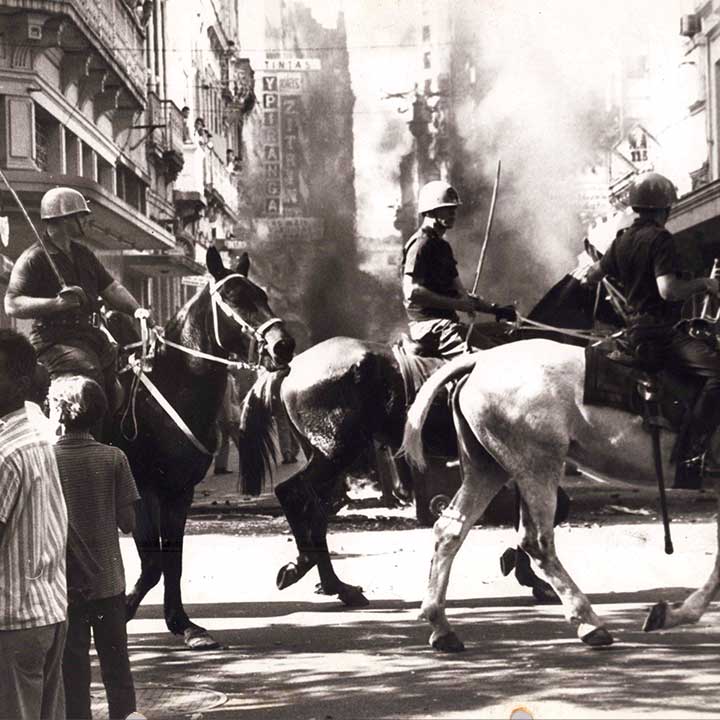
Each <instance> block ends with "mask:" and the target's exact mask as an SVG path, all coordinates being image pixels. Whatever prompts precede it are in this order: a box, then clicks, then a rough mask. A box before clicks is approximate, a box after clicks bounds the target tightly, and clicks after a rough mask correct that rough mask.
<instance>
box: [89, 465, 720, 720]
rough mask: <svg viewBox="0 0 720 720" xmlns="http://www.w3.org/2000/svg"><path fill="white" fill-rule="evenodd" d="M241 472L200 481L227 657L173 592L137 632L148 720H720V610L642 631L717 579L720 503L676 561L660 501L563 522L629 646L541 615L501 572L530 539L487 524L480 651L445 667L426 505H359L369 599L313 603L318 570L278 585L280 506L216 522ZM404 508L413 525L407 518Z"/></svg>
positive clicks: (347, 568)
mask: <svg viewBox="0 0 720 720" xmlns="http://www.w3.org/2000/svg"><path fill="white" fill-rule="evenodd" d="M285 471H287V469H286V470H285ZM230 478H231V476H220V477H217V478H212V477H209V478H208V481H207V483H206V484H205V483H204V484H203V485H206V487H203V485H201V486H199V489H200V491H201V493H202V490H207V492H208V494H207V495H201V496H200V497H199V499H198V507H199V508H200V509H196V510H195V511H194V512H197V514H196V515H195V519H193V520H192V521H191V522H190V525H191V526H192V527H191V528H190V530H191V532H190V533H189V534H188V536H187V538H186V542H185V563H184V574H183V585H182V586H183V594H184V601H185V606H186V609H187V611H188V613H189V614H190V616H191V617H192V619H193V620H194V621H195V622H197V623H199V624H201V625H203V626H205V627H207V628H208V629H209V630H210V631H211V632H212V634H213V635H214V637H215V638H216V639H217V640H218V641H219V642H220V643H221V644H222V646H223V647H222V649H220V650H216V651H210V652H205V653H197V652H193V651H190V650H186V649H185V647H184V645H183V642H182V638H179V637H175V636H172V635H171V634H170V633H169V632H168V631H167V630H166V628H165V624H164V621H163V619H162V587H161V586H158V587H156V588H155V589H153V590H152V591H151V592H150V593H149V594H148V596H147V598H146V599H145V601H144V603H143V605H142V606H141V608H140V611H139V613H138V617H137V618H136V619H134V620H133V621H131V622H130V623H129V625H128V632H129V646H130V655H131V663H132V668H133V674H134V677H135V680H136V683H137V685H138V688H139V698H140V707H139V709H140V710H143V709H144V710H145V712H146V715H147V716H148V717H150V718H153V717H156V718H160V717H168V718H169V717H175V718H180V717H188V718H189V717H192V718H194V719H195V720H199V718H208V719H210V718H218V719H223V720H225V719H229V718H253V719H255V718H257V719H258V720H285V719H286V718H287V719H288V720H290V719H292V720H296V719H298V718H301V719H308V720H309V719H311V718H315V719H318V720H321V719H322V720H340V719H342V720H345V719H347V720H352V719H354V718H410V719H414V720H419V719H420V718H434V719H438V720H439V719H440V718H443V719H447V720H454V719H456V718H510V717H511V716H513V712H514V711H516V710H517V708H525V709H526V711H527V713H529V715H525V717H528V716H531V717H534V718H559V717H563V718H585V717H587V718H611V717H612V718H615V717H618V718H619V717H622V718H626V717H629V718H636V717H637V718H640V717H643V718H648V717H649V718H675V717H683V718H685V717H687V718H711V717H718V716H720V663H719V662H718V660H719V659H720V657H719V653H718V629H720V616H719V614H718V611H717V609H716V607H715V606H714V605H713V606H711V610H710V611H709V612H708V613H707V614H706V616H705V617H704V618H703V619H702V621H701V622H700V623H699V624H698V625H696V626H693V627H688V628H678V629H673V630H670V631H667V632H662V633H657V634H648V633H643V632H642V631H641V627H642V623H643V620H644V617H645V614H646V610H647V608H648V607H649V606H650V605H651V604H652V603H654V602H656V601H657V600H659V599H667V600H671V601H674V600H680V599H682V598H683V597H685V595H686V594H687V593H688V592H689V591H690V590H691V589H694V588H695V587H697V586H698V585H699V584H701V583H702V582H703V581H704V579H705V577H706V576H707V574H708V573H709V572H710V569H711V567H712V563H713V557H714V554H715V549H716V542H717V541H716V530H715V522H714V520H713V518H712V514H713V509H712V506H710V507H709V508H708V507H707V504H704V505H703V506H702V507H703V508H704V509H705V512H704V513H701V514H698V517H686V516H683V517H682V519H681V520H680V521H678V522H675V523H673V540H674V542H675V548H676V551H675V554H674V555H672V556H666V555H665V554H664V552H663V536H662V527H661V525H660V524H659V523H658V522H657V521H655V520H654V519H653V517H655V515H656V513H655V512H654V510H653V509H652V508H651V509H650V510H648V509H647V508H646V507H645V505H646V504H647V503H646V502H645V500H644V499H643V500H642V502H639V503H638V502H636V503H635V504H634V505H633V503H632V502H631V500H632V497H631V495H630V493H631V492H632V491H629V490H628V491H627V492H628V494H627V495H623V496H621V497H618V496H617V493H613V495H612V498H610V496H608V499H607V502H606V504H604V505H602V506H601V507H600V508H599V511H598V515H597V517H596V518H593V517H590V519H589V520H588V519H587V517H584V519H582V520H580V519H578V521H577V523H576V524H573V525H563V526H561V527H560V528H558V530H557V533H556V537H557V546H558V551H559V553H560V557H561V558H562V559H563V561H564V563H565V565H566V567H567V568H568V570H569V572H570V573H571V575H572V576H573V578H574V579H575V580H576V582H577V583H578V584H579V586H580V587H581V588H582V589H583V590H584V591H585V592H586V593H588V594H590V596H591V600H592V601H593V603H594V606H595V609H596V611H597V612H598V613H599V614H600V615H601V616H603V617H605V618H606V619H607V620H608V623H609V628H610V630H611V632H612V633H613V634H614V636H615V639H616V643H615V645H613V646H612V647H611V648H609V649H606V650H591V649H589V648H587V647H585V646H583V645H582V643H580V641H579V640H577V639H576V638H575V636H574V632H573V630H572V629H571V628H570V626H569V625H568V623H567V622H566V621H565V620H564V618H563V616H562V613H561V611H560V608H559V606H548V605H544V606H539V605H537V604H535V602H534V601H533V600H532V599H531V598H530V596H529V594H528V592H527V591H526V589H525V588H521V587H519V586H518V585H517V584H516V582H515V580H514V579H513V578H512V577H509V578H505V577H503V576H502V575H501V573H500V572H499V564H498V558H499V556H500V554H501V553H502V551H503V550H504V549H505V548H506V547H507V546H508V545H511V544H513V543H514V533H513V531H512V530H511V529H509V528H484V527H476V528H474V529H473V530H472V531H471V533H470V535H469V537H468V540H467V541H466V543H465V545H464V547H463V548H462V550H461V551H460V553H459V555H458V557H457V559H456V562H455V566H454V570H453V574H452V577H451V582H450V587H449V590H448V614H449V617H450V619H451V622H452V623H453V624H454V627H455V629H456V631H457V632H458V634H459V635H460V637H461V638H462V639H463V641H464V642H465V644H466V647H467V650H466V651H465V652H464V653H461V654H458V655H442V654H438V653H436V652H434V651H432V650H431V649H430V648H429V647H428V645H427V639H428V636H429V630H428V628H427V626H426V624H425V623H424V622H420V621H418V620H417V619H416V618H417V613H418V608H419V606H420V602H421V599H422V597H423V592H424V589H425V582H426V578H427V572H428V567H429V562H430V557H431V553H432V549H433V534H432V530H431V529H429V528H414V527H412V523H411V517H412V509H411V508H410V509H407V508H406V509H402V510H399V511H398V510H395V511H391V510H384V509H382V508H375V509H374V510H373V513H374V515H373V516H372V520H373V522H368V523H365V524H363V523H362V522H360V521H359V520H357V518H356V517H355V516H356V515H357V514H358V513H357V511H355V510H353V509H352V508H346V509H345V510H343V511H342V513H341V515H340V517H339V518H338V523H339V524H338V525H337V527H331V535H330V540H329V542H330V548H331V551H332V553H333V558H334V562H335V567H336V571H337V572H338V575H339V576H340V577H341V578H342V579H343V580H345V581H346V582H350V583H353V584H357V585H361V586H362V587H363V588H364V591H365V594H366V596H367V597H368V599H369V600H370V601H371V604H370V606H369V607H367V608H362V609H357V610H347V609H345V608H343V607H342V605H341V604H340V603H339V602H338V600H337V599H336V598H332V597H324V596H319V595H316V594H315V593H314V589H315V583H316V582H317V573H316V572H315V571H311V572H310V573H309V574H308V575H307V576H306V577H305V578H303V579H302V580H301V581H300V582H298V583H297V584H296V585H294V586H292V587H290V588H287V589H286V590H283V591H278V590H277V589H276V587H275V576H276V573H277V570H278V569H279V567H280V566H281V565H283V564H285V563H286V562H288V561H290V560H293V559H294V557H295V548H294V542H293V541H292V538H291V535H290V533H289V529H288V527H287V524H286V523H285V520H284V518H282V517H281V516H280V517H277V516H273V515H274V513H271V512H268V513H262V514H261V515H259V516H258V515H250V514H245V513H238V512H236V511H235V509H233V510H232V511H231V512H230V514H229V515H228V516H226V517H225V519H224V520H222V521H218V520H217V517H222V513H220V512H218V515H217V516H216V517H214V516H213V512H214V511H213V510H212V509H213V508H218V507H223V506H225V500H233V498H232V492H231V490H232V488H231V486H230V482H231V480H230ZM233 482H234V481H233ZM223 494H225V495H227V497H225V496H224V495H223ZM633 497H634V496H633ZM213 500H215V501H216V505H212V502H213ZM243 502H244V500H243ZM229 507H232V505H230V506H229ZM608 507H610V508H615V510H612V509H611V510H610V511H609V512H608V511H607V508H608ZM618 508H619V510H618ZM403 513H404V514H405V515H406V516H407V520H408V522H404V523H401V524H397V523H396V522H395V521H397V520H398V518H399V515H403ZM366 515H367V513H366ZM354 517H355V524H353V518H354ZM384 518H386V520H384ZM698 518H699V519H698ZM203 519H213V520H214V521H215V522H214V524H211V525H208V526H206V525H203ZM365 519H366V520H367V517H366V518H365ZM400 519H402V518H400ZM596 519H597V520H599V522H596V521H595V520H596ZM260 526H262V530H261V531H258V528H259V527H260ZM204 527H212V528H215V529H218V530H217V531H216V530H215V529H213V531H212V532H208V531H207V530H204V529H203V528H204ZM367 528H376V529H372V530H370V529H367ZM377 528H379V529H377ZM383 528H392V529H383ZM121 548H122V554H123V560H124V563H125V569H126V576H127V579H128V584H131V583H132V582H134V580H135V578H136V576H137V573H138V572H139V564H138V560H137V555H136V553H135V548H134V546H133V544H132V541H131V540H130V539H129V538H126V537H123V538H122V540H121ZM94 671H95V676H94V677H95V678H96V679H99V675H98V672H97V667H95V668H94ZM99 695H100V696H101V695H102V692H101V690H100V691H99ZM143 700H144V701H145V703H146V704H145V706H143ZM522 716H523V715H522V713H521V712H520V711H518V712H516V713H515V717H522ZM96 717H101V715H99V714H98V715H96Z"/></svg>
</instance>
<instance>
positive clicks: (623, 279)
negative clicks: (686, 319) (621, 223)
mask: <svg viewBox="0 0 720 720" xmlns="http://www.w3.org/2000/svg"><path fill="white" fill-rule="evenodd" d="M600 268H601V270H602V271H603V273H605V274H606V275H610V276H611V277H614V278H616V279H617V280H619V281H620V283H622V286H623V289H624V291H625V293H626V297H627V301H628V304H629V305H630V308H631V311H632V313H633V315H634V317H635V318H636V319H638V318H648V319H650V318H652V319H654V320H656V321H658V322H667V323H671V322H675V321H676V320H677V319H678V318H679V311H680V310H679V308H680V306H679V304H678V303H672V302H668V301H667V300H663V298H662V297H661V296H660V292H659V291H658V287H657V278H658V277H660V276H662V275H672V274H678V273H679V269H680V264H679V260H678V257H677V254H676V251H675V244H674V242H673V237H672V235H671V234H670V233H669V232H668V231H667V230H666V229H665V228H664V227H661V226H660V225H658V224H657V223H655V222H653V221H651V220H645V219H641V218H638V219H636V220H635V222H634V223H633V224H632V225H631V226H630V227H629V228H628V229H627V230H625V231H624V232H623V233H622V234H621V235H619V236H618V237H617V238H616V239H615V240H614V241H613V243H612V244H611V245H610V247H609V248H608V251H607V252H606V253H605V255H604V256H603V258H602V260H601V261H600Z"/></svg>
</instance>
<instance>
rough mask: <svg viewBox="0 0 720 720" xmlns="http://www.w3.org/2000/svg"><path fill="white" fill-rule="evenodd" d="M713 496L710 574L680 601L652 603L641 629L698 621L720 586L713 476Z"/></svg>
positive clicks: (718, 485) (719, 483) (718, 493)
mask: <svg viewBox="0 0 720 720" xmlns="http://www.w3.org/2000/svg"><path fill="white" fill-rule="evenodd" d="M715 497H716V498H717V503H718V514H717V520H716V524H717V542H718V550H717V552H716V554H715V563H714V565H713V569H712V572H711V573H710V576H709V577H708V579H707V580H706V581H705V584H704V585H703V586H702V587H700V588H698V589H697V590H696V591H695V592H694V593H692V594H690V595H689V596H688V597H687V598H685V600H684V601H683V602H682V603H673V604H670V603H668V602H666V601H664V600H663V601H661V602H659V603H657V604H655V605H653V607H652V608H650V612H649V613H648V616H647V618H646V619H645V623H644V625H643V630H645V631H646V632H649V631H651V630H667V629H668V628H671V627H675V626H677V625H691V624H693V623H696V622H698V620H700V618H701V617H702V616H703V613H704V612H705V611H706V610H707V608H708V605H709V604H710V603H711V602H712V599H713V598H714V597H715V595H716V594H717V591H718V588H720V478H715Z"/></svg>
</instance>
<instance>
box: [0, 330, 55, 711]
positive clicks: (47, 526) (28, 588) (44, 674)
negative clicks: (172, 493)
mask: <svg viewBox="0 0 720 720" xmlns="http://www.w3.org/2000/svg"><path fill="white" fill-rule="evenodd" d="M35 364H36V357H35V351H34V350H33V348H32V345H30V343H29V342H28V340H26V339H25V338H24V337H23V336H22V335H20V334H19V333H17V332H14V331H13V330H0V717H2V718H12V719H13V720H37V719H38V718H43V719H47V720H64V718H65V698H64V693H63V683H62V674H61V659H62V653H63V645H64V642H65V632H66V623H65V616H66V585H65V545H66V539H67V512H66V508H65V501H64V500H63V494H62V488H61V486H60V480H59V477H58V468H57V465H56V463H55V457H54V455H53V451H52V446H51V445H50V443H49V442H48V440H47V438H46V437H44V435H43V433H42V432H41V431H39V430H38V429H37V428H36V427H35V425H34V421H33V415H32V413H29V412H28V410H27V408H26V407H25V401H26V399H27V398H28V397H29V394H30V392H31V386H32V382H33V376H34V373H35Z"/></svg>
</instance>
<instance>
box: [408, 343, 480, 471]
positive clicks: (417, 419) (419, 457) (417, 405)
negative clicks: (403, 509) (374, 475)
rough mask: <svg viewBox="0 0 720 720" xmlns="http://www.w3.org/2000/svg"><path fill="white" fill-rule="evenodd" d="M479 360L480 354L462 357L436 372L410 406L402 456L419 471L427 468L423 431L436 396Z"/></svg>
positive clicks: (466, 372) (424, 384) (465, 373)
mask: <svg viewBox="0 0 720 720" xmlns="http://www.w3.org/2000/svg"><path fill="white" fill-rule="evenodd" d="M477 360H478V353H473V354H470V355H461V356H460V357H457V358H455V359H454V360H452V361H451V362H449V363H448V364H447V365H443V366H442V367H441V368H440V369H439V370H436V371H435V372H434V373H433V374H432V375H431V376H430V377H429V378H428V379H427V380H426V381H425V382H424V383H423V385H422V387H421V388H420V390H419V391H418V394H417V395H416V397H415V400H414V401H413V404H412V405H411V406H410V408H409V410H408V414H407V420H406V422H405V433H404V435H403V441H402V445H401V446H400V451H399V453H400V454H404V455H406V456H407V457H408V459H409V460H410V462H411V463H412V464H413V465H415V466H416V467H417V468H418V469H420V470H423V469H424V468H425V455H424V452H423V442H422V429H423V425H424V424H425V420H426V419H427V416H428V413H429V412H430V406H431V405H432V401H433V399H434V398H435V396H436V395H437V394H438V393H439V392H440V391H441V390H442V388H443V387H444V386H445V385H447V383H449V382H451V381H452V380H455V379H456V378H458V377H461V376H462V375H467V374H468V373H469V372H470V371H471V370H472V369H473V368H474V367H475V363H476V362H477Z"/></svg>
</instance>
